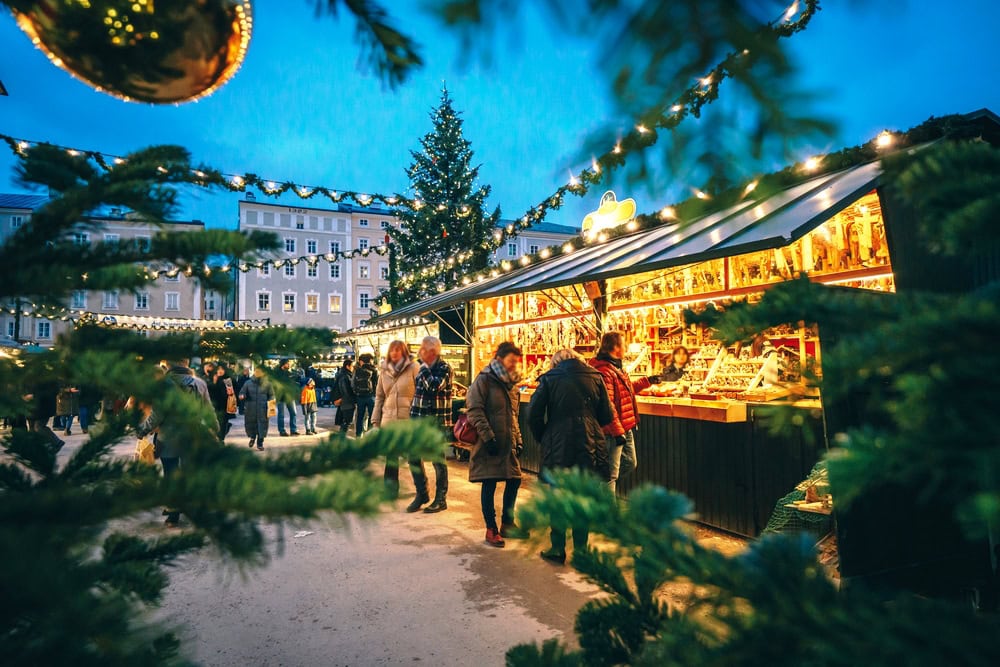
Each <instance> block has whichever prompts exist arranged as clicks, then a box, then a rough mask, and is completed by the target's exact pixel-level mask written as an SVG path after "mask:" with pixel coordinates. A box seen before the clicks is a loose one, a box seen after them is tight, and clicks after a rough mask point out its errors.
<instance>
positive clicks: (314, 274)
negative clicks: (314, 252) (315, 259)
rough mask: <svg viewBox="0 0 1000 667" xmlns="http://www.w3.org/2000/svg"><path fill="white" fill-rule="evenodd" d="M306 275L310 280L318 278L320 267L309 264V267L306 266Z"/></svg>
mask: <svg viewBox="0 0 1000 667" xmlns="http://www.w3.org/2000/svg"><path fill="white" fill-rule="evenodd" d="M306 275H307V276H308V277H310V278H318V277H319V267H318V266H316V265H315V264H309V265H308V266H306Z"/></svg>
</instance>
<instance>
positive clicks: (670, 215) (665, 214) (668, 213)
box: [660, 206, 677, 220]
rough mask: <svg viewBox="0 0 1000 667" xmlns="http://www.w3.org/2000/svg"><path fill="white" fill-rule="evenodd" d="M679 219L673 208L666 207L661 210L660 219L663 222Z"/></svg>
mask: <svg viewBox="0 0 1000 667" xmlns="http://www.w3.org/2000/svg"><path fill="white" fill-rule="evenodd" d="M676 217H677V211H676V210H674V207H673V206H664V207H663V208H661V209H660V218H661V219H662V220H673V219H674V218H676Z"/></svg>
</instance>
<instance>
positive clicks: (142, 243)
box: [135, 236, 153, 252]
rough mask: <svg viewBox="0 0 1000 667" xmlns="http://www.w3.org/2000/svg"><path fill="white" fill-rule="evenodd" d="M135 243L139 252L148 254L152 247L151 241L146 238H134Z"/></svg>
mask: <svg viewBox="0 0 1000 667" xmlns="http://www.w3.org/2000/svg"><path fill="white" fill-rule="evenodd" d="M135 243H136V246H137V247H138V248H139V250H140V251H141V252H149V251H150V250H151V249H152V247H153V240H152V239H151V238H149V237H148V236H136V237H135Z"/></svg>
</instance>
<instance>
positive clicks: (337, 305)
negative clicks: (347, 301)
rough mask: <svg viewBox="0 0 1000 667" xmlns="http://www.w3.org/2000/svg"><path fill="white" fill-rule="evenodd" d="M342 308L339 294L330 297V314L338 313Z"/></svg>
mask: <svg viewBox="0 0 1000 667" xmlns="http://www.w3.org/2000/svg"><path fill="white" fill-rule="evenodd" d="M342 308H343V303H342V298H341V296H340V295H339V294H331V295H330V312H331V313H339V312H340V311H341V309H342Z"/></svg>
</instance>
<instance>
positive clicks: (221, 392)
mask: <svg viewBox="0 0 1000 667" xmlns="http://www.w3.org/2000/svg"><path fill="white" fill-rule="evenodd" d="M225 380H226V376H222V377H221V378H218V379H213V381H212V382H210V383H208V395H209V397H210V398H211V399H212V407H213V408H215V411H216V412H222V413H225V412H226V407H227V406H228V404H229V392H227V391H226V382H225Z"/></svg>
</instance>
